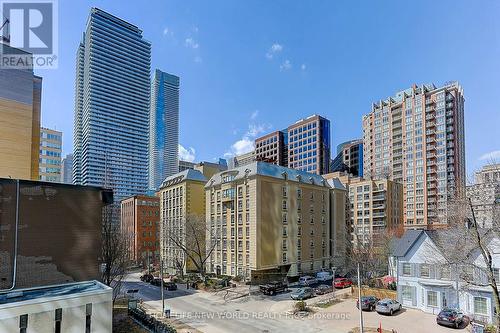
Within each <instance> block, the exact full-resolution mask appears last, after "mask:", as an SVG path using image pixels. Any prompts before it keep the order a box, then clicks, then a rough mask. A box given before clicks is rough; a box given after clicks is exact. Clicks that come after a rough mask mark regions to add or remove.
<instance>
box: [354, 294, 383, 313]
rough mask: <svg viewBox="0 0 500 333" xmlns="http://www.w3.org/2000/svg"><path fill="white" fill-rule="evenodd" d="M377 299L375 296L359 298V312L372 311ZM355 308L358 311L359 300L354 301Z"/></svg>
mask: <svg viewBox="0 0 500 333" xmlns="http://www.w3.org/2000/svg"><path fill="white" fill-rule="evenodd" d="M377 302H378V298H377V297H375V296H362V297H361V310H368V311H373V310H375V306H376V305H377ZM356 307H357V308H358V309H359V300H357V301H356Z"/></svg>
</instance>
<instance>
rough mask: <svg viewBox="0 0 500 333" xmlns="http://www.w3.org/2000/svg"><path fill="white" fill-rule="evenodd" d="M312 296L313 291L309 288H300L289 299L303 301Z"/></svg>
mask: <svg viewBox="0 0 500 333" xmlns="http://www.w3.org/2000/svg"><path fill="white" fill-rule="evenodd" d="M313 296H314V289H313V288H311V287H304V288H300V289H297V290H296V291H294V292H293V293H291V294H290V297H291V298H292V299H296V300H304V299H307V298H311V297H313Z"/></svg>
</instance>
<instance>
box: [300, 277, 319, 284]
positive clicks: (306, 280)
mask: <svg viewBox="0 0 500 333" xmlns="http://www.w3.org/2000/svg"><path fill="white" fill-rule="evenodd" d="M316 282H318V281H317V280H316V279H315V278H314V277H312V276H309V275H306V276H301V277H300V278H299V284H300V285H301V286H310V285H311V284H315V283H316Z"/></svg>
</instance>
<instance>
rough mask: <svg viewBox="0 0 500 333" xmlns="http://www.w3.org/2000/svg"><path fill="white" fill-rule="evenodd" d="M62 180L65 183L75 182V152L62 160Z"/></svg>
mask: <svg viewBox="0 0 500 333" xmlns="http://www.w3.org/2000/svg"><path fill="white" fill-rule="evenodd" d="M61 181H62V182H63V183H64V184H73V154H68V155H66V157H65V158H63V160H62V168H61Z"/></svg>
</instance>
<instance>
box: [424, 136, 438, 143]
mask: <svg viewBox="0 0 500 333" xmlns="http://www.w3.org/2000/svg"><path fill="white" fill-rule="evenodd" d="M425 142H426V143H433V142H436V139H434V138H433V137H429V138H427V139H426V140H425Z"/></svg>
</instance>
